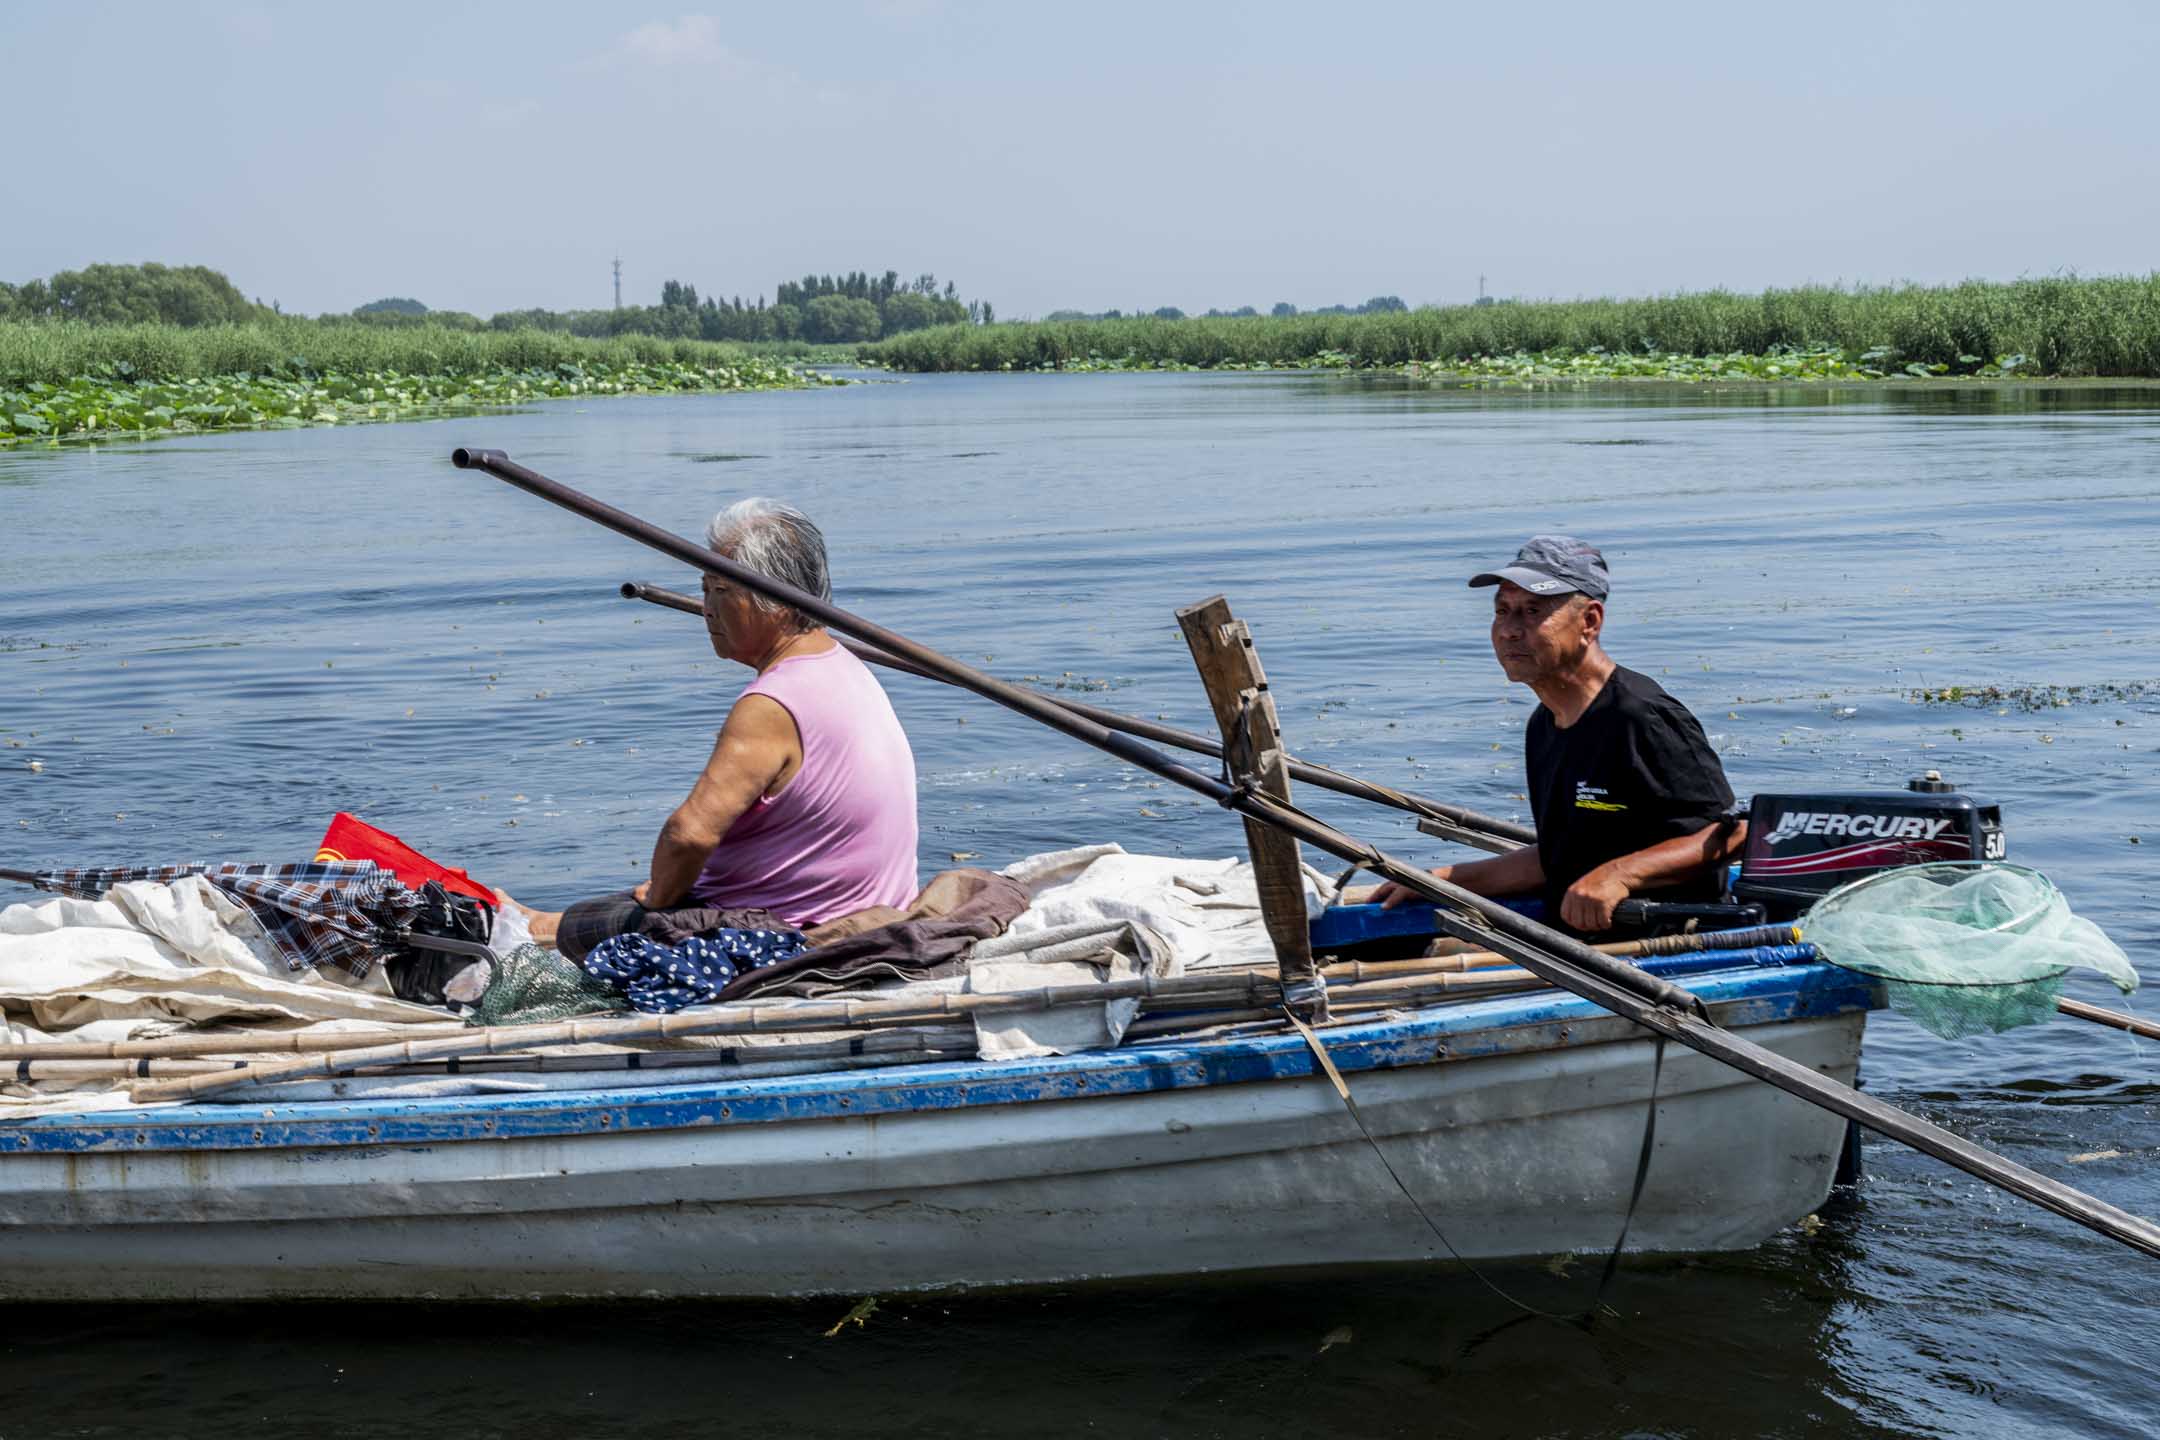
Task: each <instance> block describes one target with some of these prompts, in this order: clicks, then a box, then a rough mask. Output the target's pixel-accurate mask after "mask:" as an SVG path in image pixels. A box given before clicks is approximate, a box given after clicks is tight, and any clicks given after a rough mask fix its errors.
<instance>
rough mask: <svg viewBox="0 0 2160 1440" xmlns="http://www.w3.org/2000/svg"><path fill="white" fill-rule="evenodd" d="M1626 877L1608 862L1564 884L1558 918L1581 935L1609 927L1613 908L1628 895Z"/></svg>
mask: <svg viewBox="0 0 2160 1440" xmlns="http://www.w3.org/2000/svg"><path fill="white" fill-rule="evenodd" d="M1629 893H1630V892H1629V886H1628V882H1627V877H1626V876H1624V875H1623V874H1621V873H1620V867H1619V865H1618V864H1617V863H1612V862H1608V863H1606V864H1604V865H1600V866H1598V868H1597V869H1595V870H1592V871H1591V872H1590V873H1589V874H1587V875H1585V876H1583V877H1582V879H1580V880H1577V881H1576V882H1575V883H1574V884H1573V885H1570V886H1569V887H1568V892H1567V894H1565V895H1563V896H1562V897H1560V918H1561V919H1562V920H1565V921H1566V922H1567V923H1568V924H1569V925H1571V926H1573V927H1574V928H1575V929H1577V930H1580V931H1582V932H1583V933H1584V934H1585V935H1595V934H1598V933H1600V932H1601V931H1605V930H1610V929H1612V917H1613V907H1614V906H1616V905H1618V904H1619V903H1620V902H1621V901H1622V900H1625V899H1627V898H1628V895H1629Z"/></svg>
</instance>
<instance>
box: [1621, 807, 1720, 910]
mask: <svg viewBox="0 0 2160 1440" xmlns="http://www.w3.org/2000/svg"><path fill="white" fill-rule="evenodd" d="M1746 843H1747V821H1745V820H1733V821H1727V820H1720V821H1718V822H1717V823H1715V824H1712V825H1706V826H1704V827H1703V828H1702V829H1700V830H1698V831H1696V832H1695V833H1694V834H1692V835H1682V836H1679V837H1677V838H1675V839H1672V840H1667V841H1664V842H1662V843H1660V844H1657V845H1652V846H1651V847H1649V848H1648V849H1647V850H1637V851H1636V852H1635V853H1634V854H1632V855H1622V856H1621V857H1620V858H1619V859H1617V860H1610V861H1607V862H1606V863H1605V864H1604V865H1601V866H1599V867H1598V868H1599V869H1600V870H1604V871H1607V872H1609V873H1610V874H1611V876H1612V878H1613V879H1615V880H1617V881H1619V882H1620V883H1621V884H1622V885H1625V886H1626V887H1627V889H1628V893H1630V894H1635V893H1638V892H1640V891H1643V890H1657V889H1661V888H1663V887H1665V886H1667V885H1673V884H1677V883H1678V882H1680V881H1683V880H1689V879H1692V878H1694V877H1695V876H1697V875H1700V874H1701V873H1703V872H1704V871H1705V870H1708V869H1710V868H1711V867H1712V866H1716V865H1722V864H1724V863H1725V862H1726V861H1728V860H1730V859H1732V858H1733V857H1734V856H1735V855H1738V854H1739V853H1740V851H1741V849H1742V848H1743V847H1744V846H1745V845H1746Z"/></svg>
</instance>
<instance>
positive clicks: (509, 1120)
mask: <svg viewBox="0 0 2160 1440" xmlns="http://www.w3.org/2000/svg"><path fill="white" fill-rule="evenodd" d="M1691 981H1692V983H1693V985H1694V988H1695V989H1696V992H1697V993H1698V994H1700V995H1701V996H1702V998H1703V999H1704V1000H1705V1001H1706V1002H1707V1003H1708V1004H1709V1006H1710V1009H1711V1014H1712V1017H1713V1019H1715V1020H1716V1021H1717V1022H1718V1023H1719V1024H1721V1025H1724V1026H1726V1027H1728V1028H1731V1027H1735V1026H1745V1025H1762V1024H1775V1023H1778V1022H1781V1021H1794V1020H1804V1019H1815V1018H1821V1017H1825V1016H1832V1015H1839V1014H1846V1013H1850V1012H1852V1011H1855V1010H1872V1009H1877V1008H1880V1006H1881V1004H1882V998H1881V993H1880V987H1879V985H1878V984H1877V983H1876V982H1874V981H1872V980H1870V979H1868V978H1867V977H1865V976H1862V975H1858V974H1856V973H1854V972H1852V971H1847V970H1841V969H1839V968H1838V967H1836V966H1833V965H1829V964H1826V963H1823V962H1820V961H1818V962H1814V963H1810V964H1799V965H1788V966H1782V967H1779V968H1776V969H1765V968H1753V967H1751V968H1749V969H1746V970H1736V971H1729V972H1709V973H1706V974H1702V975H1698V976H1694V977H1691ZM1319 1033H1320V1034H1321V1036H1322V1038H1323V1039H1324V1040H1325V1041H1326V1043H1327V1051H1328V1057H1329V1058H1330V1059H1331V1060H1332V1061H1333V1062H1334V1063H1335V1066H1336V1068H1337V1069H1339V1070H1341V1071H1343V1072H1346V1073H1354V1072H1358V1071H1367V1070H1386V1069H1399V1068H1403V1067H1408V1066H1418V1065H1429V1064H1440V1063H1453V1062H1458V1061H1464V1060H1476V1059H1485V1058H1491V1057H1496V1056H1503V1055H1519V1054H1530V1053H1536V1052H1539V1051H1550V1050H1558V1049H1568V1048H1574V1047H1577V1046H1581V1045H1584V1044H1599V1043H1612V1042H1616V1041H1623V1040H1626V1039H1628V1038H1631V1037H1633V1036H1639V1035H1641V1034H1643V1033H1646V1032H1642V1031H1641V1030H1640V1027H1638V1026H1636V1025H1635V1024H1634V1023H1633V1022H1632V1021H1629V1020H1625V1019H1622V1018H1621V1017H1619V1016H1617V1015H1613V1014H1610V1013H1608V1012H1606V1011H1604V1010H1601V1009H1600V1008H1599V1007H1598V1006H1596V1005H1594V1004H1592V1003H1591V1002H1590V1001H1587V1000H1582V999H1579V998H1577V997H1575V996H1572V995H1566V994H1556V993H1553V992H1549V991H1541V992H1537V993H1535V994H1533V995H1514V996H1501V997H1495V998H1492V999H1488V1000H1479V1001H1472V1002H1469V1003H1466V1004H1453V1005H1435V1006H1426V1007H1423V1008H1421V1009H1418V1010H1415V1011H1412V1012H1410V1013H1408V1014H1403V1015H1394V1016H1389V1017H1386V1018H1378V1019H1373V1020H1366V1021H1359V1022H1353V1023H1350V1024H1345V1025H1339V1026H1330V1027H1327V1028H1325V1029H1323V1030H1322V1031H1320V1032H1319ZM1316 1070H1317V1067H1316V1065H1315V1063H1314V1059H1313V1056H1312V1053H1311V1051H1310V1050H1309V1049H1308V1048H1307V1047H1306V1045H1305V1042H1304V1040H1303V1039H1302V1038H1301V1037H1300V1036H1298V1035H1297V1034H1295V1033H1280V1034H1266V1035H1250V1036H1221V1037H1213V1038H1205V1039H1198V1040H1189V1041H1182V1042H1177V1043H1174V1044H1166V1043H1162V1042H1152V1043H1149V1044H1146V1045H1142V1046H1136V1047H1133V1048H1131V1049H1118V1050H1090V1051H1081V1052H1078V1053H1076V1054H1072V1055H1058V1056H1047V1057H1043V1058H1039V1059H1028V1060H1005V1061H984V1060H968V1061H942V1062H934V1063H930V1064H918V1065H898V1066H890V1067H876V1068H870V1069H861V1070H845V1071H824V1072H816V1073H811V1074H804V1075H787V1076H770V1077H763V1078H744V1079H739V1080H705V1081H696V1082H691V1083H688V1084H682V1085H655V1086H640V1087H636V1088H633V1089H622V1088H618V1089H612V1090H611V1089H607V1088H604V1087H596V1088H593V1089H587V1090H566V1091H551V1092H547V1093H544V1094H537V1095H526V1094H514V1093H512V1094H476V1095H457V1096H444V1097H436V1098H428V1099H414V1100H408V1099H398V1098H393V1097H383V1098H379V1099H369V1100H348V1101H323V1100H315V1101H295V1102H287V1103H284V1104H278V1103H275V1102H272V1103H270V1104H266V1105H257V1104H251V1103H248V1102H246V1101H240V1102H236V1103H229V1104H206V1103H195V1104H185V1105H172V1106H158V1107H151V1108H143V1109H125V1110H93V1111H84V1112H78V1113H63V1114H46V1115H37V1116H29V1117H25V1118H22V1119H19V1120H9V1119H6V1118H4V1117H0V1161H4V1160H5V1159H6V1158H7V1157H8V1156H9V1155H22V1154H38V1153H45V1154H52V1153H62V1154H81V1153H105V1154H112V1153H121V1154H147V1153H160V1152H163V1153H172V1152H185V1151H204V1150H274V1149H293V1148H335V1147H344V1146H372V1147H381V1146H391V1145H413V1144H423V1145H424V1144H435V1143H443V1142H455V1141H500V1140H518V1139H548V1138H564V1139H570V1138H577V1137H582V1136H593V1135H608V1134H624V1133H630V1132H653V1131H667V1130H681V1129H712V1128H717V1127H723V1126H728V1125H755V1124H770V1123H776V1122H786V1121H799V1120H814V1119H847V1118H860V1117H869V1116H878V1115H891V1114H899V1113H920V1112H925V1111H939V1110H954V1109H962V1108H968V1107H973V1106H982V1105H1010V1104H1027V1103H1035V1102H1042V1101H1054V1100H1075V1099H1090V1098H1101V1097H1106V1096H1114V1095H1137V1094H1144V1093H1149V1092H1155V1091H1167V1090H1189V1089H1196V1088H1206V1087H1211V1086H1219V1085H1234V1084H1245V1083H1252V1082H1256V1081H1268V1080H1294V1079H1299V1078H1307V1077H1311V1076H1312V1075H1314V1074H1315V1073H1316ZM504 1073H515V1072H504Z"/></svg>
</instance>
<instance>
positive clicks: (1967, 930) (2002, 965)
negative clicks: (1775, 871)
mask: <svg viewBox="0 0 2160 1440" xmlns="http://www.w3.org/2000/svg"><path fill="white" fill-rule="evenodd" d="M1800 929H1801V938H1802V939H1804V940H1806V941H1807V942H1808V943H1810V944H1812V945H1814V946H1815V947H1816V951H1817V953H1819V954H1820V955H1821V956H1822V958H1823V959H1825V960H1828V961H1830V962H1831V963H1832V964H1835V965H1842V966H1844V967H1845V968H1846V969H1848V970H1857V971H1859V972H1860V973H1862V974H1864V975H1873V976H1876V977H1877V978H1879V979H1881V980H1882V981H1883V982H1884V987H1885V989H1886V990H1887V992H1888V999H1889V1002H1890V1008H1891V1009H1893V1010H1896V1011H1898V1012H1899V1013H1900V1014H1903V1015H1905V1016H1907V1017H1909V1018H1911V1019H1912V1020H1914V1021H1916V1022H1918V1023H1919V1024H1921V1025H1923V1026H1925V1027H1926V1028H1927V1029H1929V1030H1931V1031H1933V1032H1934V1033H1935V1034H1937V1035H1940V1036H1942V1037H1943V1038H1944V1039H1946V1040H1955V1039H1958V1038H1960V1037H1962V1036H1966V1035H1978V1034H1991V1033H1996V1032H2000V1031H2003V1030H2011V1029H2015V1028H2016V1027H2018V1026H2020V1025H2035V1024H2038V1023H2040V1022H2041V1021H2043V1020H2046V1019H2047V1018H2048V1017H2049V1016H2051V1015H2053V1014H2054V1013H2055V1000H2056V997H2057V996H2058V995H2059V994H2060V993H2061V991H2062V984H2063V979H2064V977H2065V976H2067V975H2068V974H2069V973H2070V971H2071V970H2072V969H2074V968H2076V967H2079V966H2083V967H2085V968H2088V969H2092V970H2097V971H2099V972H2100V973H2101V974H2102V975H2105V976H2106V977H2107V978H2108V979H2109V980H2112V981H2113V982H2114V983H2115V985H2116V987H2117V988H2118V989H2120V990H2121V991H2122V992H2123V993H2124V994H2126V995H2127V994H2129V993H2130V992H2131V991H2132V990H2135V989H2136V988H2137V985H2138V976H2137V971H2136V970H2135V969H2133V968H2132V967H2131V964H2130V957H2129V956H2127V955H2125V954H2123V952H2122V949H2121V947H2119V946H2118V945H2116V943H2115V942H2114V941H2112V940H2110V939H2108V937H2107V935H2106V934H2105V933H2104V932H2102V930H2101V929H2100V927H2099V926H2097V925H2095V924H2093V923H2092V921H2090V920H2085V919H2081V918H2079V917H2078V916H2076V915H2073V914H2071V913H2070V904H2069V902H2068V901H2067V900H2065V899H2063V895H2062V892H2061V891H2060V890H2057V889H2056V888H2055V886H2054V883H2053V882H2052V881H2050V880H2049V879H2048V878H2047V876H2045V875H2042V874H2041V873H2040V872H2039V871H2037V870H2028V869H2026V868H2024V867H2023V866H2021V865H2002V864H1972V863H1963V864H1960V863H1954V862H1952V863H1942V864H1935V865H1912V866H1906V867H1904V868H1901V869H1897V870H1886V871H1883V872H1882V873H1880V874H1877V875H1871V876H1869V877H1868V878H1867V879H1865V880H1858V881H1855V882H1854V883H1852V884H1850V885H1847V886H1844V887H1843V888H1841V889H1838V890H1833V891H1831V892H1830V893H1829V894H1828V895H1826V896H1824V897H1823V898H1822V899H1821V900H1820V901H1818V902H1816V904H1815V906H1814V908H1813V909H1811V910H1809V911H1808V913H1807V916H1806V918H1804V919H1803V920H1802V921H1801V925H1800Z"/></svg>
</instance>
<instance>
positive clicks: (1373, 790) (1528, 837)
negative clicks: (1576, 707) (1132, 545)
mask: <svg viewBox="0 0 2160 1440" xmlns="http://www.w3.org/2000/svg"><path fill="white" fill-rule="evenodd" d="M622 597H623V598H624V599H625V600H643V601H645V602H647V603H648V604H652V605H658V606H661V607H663V608H664V609H668V610H680V611H682V612H684V613H685V614H689V615H702V614H704V613H705V607H704V606H703V605H702V604H701V603H699V601H698V598H697V597H696V596H694V595H685V594H683V593H682V592H681V591H679V590H667V589H663V588H661V587H660V586H658V585H646V584H641V583H640V582H638V581H636V580H625V581H623V583H622ZM840 643H841V644H842V645H845V646H846V647H847V648H848V649H849V650H851V651H853V652H854V653H855V654H856V656H857V657H858V658H860V659H862V660H865V661H867V662H868V663H870V664H872V665H882V666H884V667H885V668H886V669H888V670H899V671H902V672H904V673H906V674H909V675H920V676H921V677H923V678H924V679H926V680H936V681H939V682H940V683H950V682H949V681H946V679H945V677H944V676H943V675H940V674H938V673H937V672H935V671H933V670H927V669H925V668H924V667H922V666H920V665H914V664H910V663H909V662H908V661H905V660H902V659H900V658H899V657H897V656H894V655H888V654H886V653H885V652H884V651H882V650H879V649H877V648H876V647H875V646H871V645H864V644H862V643H860V642H858V641H854V640H850V639H848V638H846V637H845V636H842V637H841V639H840ZM1031 693H1035V694H1041V692H1040V691H1035V692H1031ZM1043 698H1044V699H1045V700H1048V701H1049V702H1050V703H1051V704H1053V705H1057V706H1060V707H1062V708H1063V709H1066V710H1070V711H1071V712H1072V713H1073V714H1075V715H1080V716H1084V717H1085V718H1087V719H1089V720H1093V721H1094V722H1095V723H1096V724H1098V725H1102V726H1104V727H1106V728H1108V729H1111V730H1116V731H1120V732H1122V733H1123V734H1126V735H1137V736H1139V737H1140V738H1141V739H1143V740H1153V741H1154V742H1155V743H1156V744H1158V745H1169V746H1173V747H1175V748H1177V749H1179V750H1190V751H1192V752H1193V753H1194V754H1196V755H1208V756H1212V757H1213V758H1215V759H1218V760H1219V759H1221V758H1222V741H1220V740H1211V739H1209V738H1208V737H1207V736H1205V735H1199V734H1195V733H1194V732H1193V731H1190V730H1180V729H1178V728H1177V727H1176V726H1174V725H1164V724H1162V723H1161V722H1159V721H1155V720H1143V719H1141V718H1140V717H1139V716H1137V715H1121V714H1119V713H1118V712H1117V711H1115V710H1105V709H1103V708H1101V707H1100V706H1096V705H1088V704H1084V703H1082V702H1081V701H1078V700H1068V699H1066V698H1065V697H1064V696H1062V695H1044V696H1043ZM1290 778H1291V779H1293V780H1298V781H1302V782H1303V783H1305V784H1307V785H1315V786H1318V787H1319V788H1320V789H1322V790H1332V791H1334V792H1335V793H1336V794H1338V795H1348V796H1350V797H1351V798H1352V799H1355V800H1370V801H1372V802H1373V803H1374V804H1376V805H1386V806H1389V807H1391V808H1393V809H1396V810H1403V811H1407V812H1408V813H1410V814H1412V815H1417V816H1420V817H1422V818H1424V819H1427V820H1433V821H1438V822H1440V824H1441V825H1442V826H1443V827H1445V828H1446V829H1447V830H1448V831H1449V838H1451V839H1457V840H1460V841H1462V842H1463V843H1464V844H1467V845H1475V846H1476V847H1477V848H1479V849H1481V850H1493V851H1506V850H1513V849H1515V848H1516V847H1517V846H1521V845H1535V844H1536V843H1537V831H1536V830H1534V829H1532V828H1531V827H1530V826H1528V825H1518V824H1516V823H1515V822H1514V821H1512V820H1502V819H1500V818H1498V817H1497V816H1492V815H1481V814H1479V813H1478V812H1477V811H1475V810H1471V809H1467V808H1465V807H1464V806H1461V805H1450V804H1448V803H1447V802H1446V801H1442V800H1433V799H1430V798H1428V797H1426V796H1423V795H1416V794H1413V793H1411V792H1410V791H1408V790H1397V789H1395V788H1394V787H1392V786H1388V785H1376V784H1374V783H1373V782H1371V781H1370V780H1360V779H1358V778H1357V777H1356V776H1355V775H1345V774H1344V773H1343V772H1342V771H1340V770H1331V769H1329V768H1328V767H1327V766H1325V765H1314V764H1312V763H1311V762H1309V761H1305V760H1298V759H1294V758H1293V759H1292V760H1291V761H1290Z"/></svg>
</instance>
